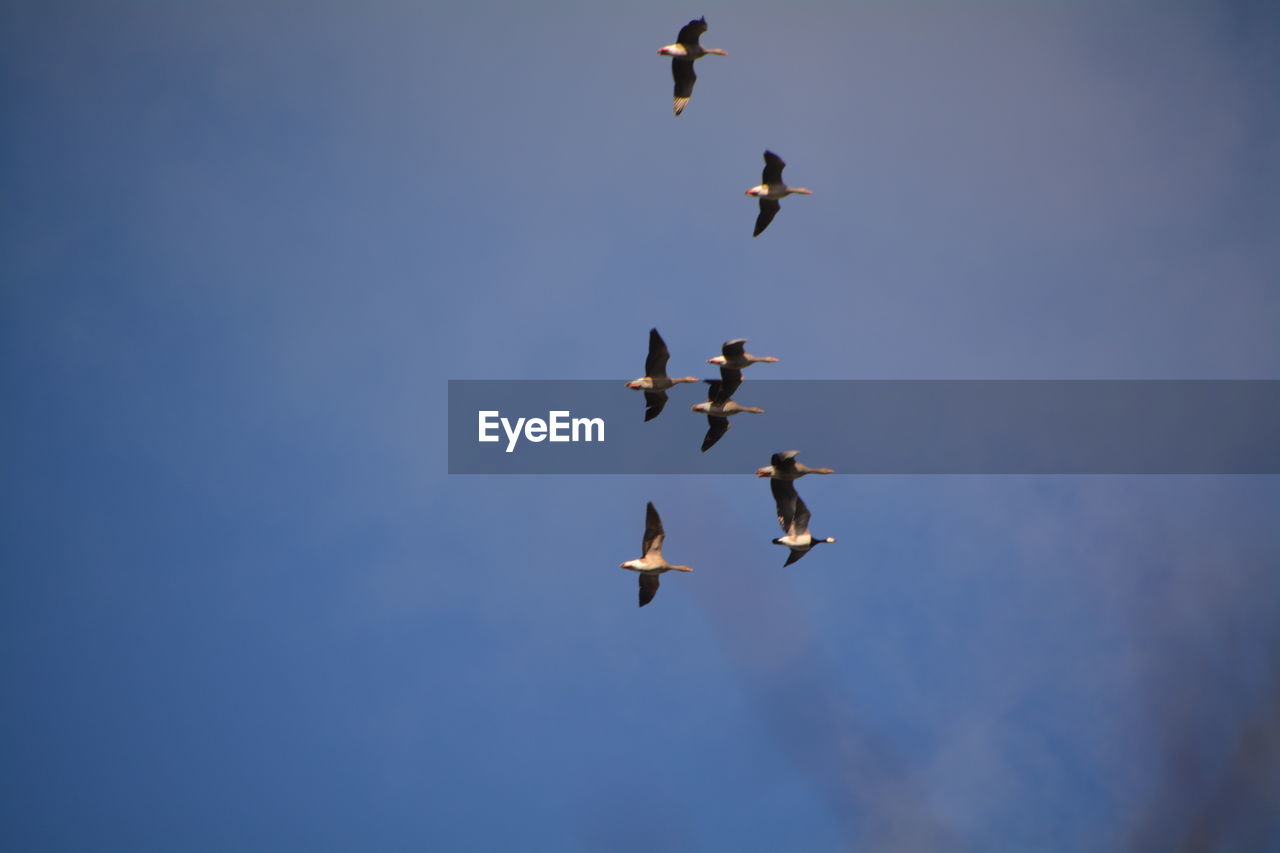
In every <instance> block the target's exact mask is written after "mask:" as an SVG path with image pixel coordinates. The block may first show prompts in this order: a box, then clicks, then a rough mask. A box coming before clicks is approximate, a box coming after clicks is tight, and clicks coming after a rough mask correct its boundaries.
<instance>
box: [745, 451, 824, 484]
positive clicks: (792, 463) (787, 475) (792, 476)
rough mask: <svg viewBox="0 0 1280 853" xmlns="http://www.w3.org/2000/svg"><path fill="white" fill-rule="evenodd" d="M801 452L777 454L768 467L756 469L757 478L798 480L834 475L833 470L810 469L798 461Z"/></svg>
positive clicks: (770, 460) (771, 458)
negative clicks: (819, 475) (804, 477)
mask: <svg viewBox="0 0 1280 853" xmlns="http://www.w3.org/2000/svg"><path fill="white" fill-rule="evenodd" d="M799 453H800V451H799V450H787V451H785V452H783V453H775V454H773V456H772V457H770V459H769V463H770V464H768V465H766V466H764V467H763V468H757V469H756V476H757V477H772V478H773V479H775V480H798V479H800V478H801V477H803V476H804V475H805V474H834V473H835V470H834V469H832V468H810V467H809V466H808V465H806V464H804V463H803V462H797V461H796V455H797V454H799Z"/></svg>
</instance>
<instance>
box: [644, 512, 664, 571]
mask: <svg viewBox="0 0 1280 853" xmlns="http://www.w3.org/2000/svg"><path fill="white" fill-rule="evenodd" d="M664 538H666V534H665V533H663V531H662V519H661V518H660V517H659V516H658V511H657V510H656V509H654V508H653V502H652V501H650V502H649V508H648V509H647V510H646V511H645V515H644V544H643V545H642V546H641V553H643V554H644V555H645V557H648V556H649V555H650V554H661V553H662V540H663V539H664Z"/></svg>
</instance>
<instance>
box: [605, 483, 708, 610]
mask: <svg viewBox="0 0 1280 853" xmlns="http://www.w3.org/2000/svg"><path fill="white" fill-rule="evenodd" d="M665 538H666V534H665V533H664V532H663V530H662V518H661V517H659V515H658V511H657V510H656V509H654V508H653V502H652V501H650V502H649V508H648V509H647V510H646V511H645V516H644V544H643V545H642V546H641V547H642V548H643V550H644V556H643V557H641V558H639V559H638V560H628V561H627V562H625V563H622V564H621V565H620V566H619V568H623V569H630V570H631V571H633V572H639V573H640V606H641V607H644V606H645V605H646V604H648V603H649V602H650V601H653V597H654V596H655V595H657V594H658V576H659V575H661V574H662V573H663V572H671V571H676V572H691V571H693V569H691V568H689V567H688V566H673V565H671V564H670V563H668V562H667V561H666V560H665V559H664V558H663V556H662V540H663V539H665Z"/></svg>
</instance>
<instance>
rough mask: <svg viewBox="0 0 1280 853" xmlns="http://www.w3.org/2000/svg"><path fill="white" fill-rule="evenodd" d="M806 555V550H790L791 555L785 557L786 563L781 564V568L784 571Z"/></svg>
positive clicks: (807, 550)
mask: <svg viewBox="0 0 1280 853" xmlns="http://www.w3.org/2000/svg"><path fill="white" fill-rule="evenodd" d="M808 553H809V549H808V548H792V549H791V553H790V554H788V555H787V561H786V562H785V563H783V564H782V567H783V568H784V569H785V568H786V567H787V566H789V565H791V564H792V563H794V562H795V561H796V560H799V559H800V558H801V557H803V556H804V555H805V554H808Z"/></svg>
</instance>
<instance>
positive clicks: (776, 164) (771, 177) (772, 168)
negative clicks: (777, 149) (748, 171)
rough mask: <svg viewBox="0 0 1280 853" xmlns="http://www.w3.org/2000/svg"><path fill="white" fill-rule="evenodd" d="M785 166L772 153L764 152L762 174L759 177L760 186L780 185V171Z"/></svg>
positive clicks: (779, 158)
mask: <svg viewBox="0 0 1280 853" xmlns="http://www.w3.org/2000/svg"><path fill="white" fill-rule="evenodd" d="M786 167H787V164H786V163H784V162H782V158H781V157H779V156H778V155H777V154H774V153H773V152H772V151H766V152H764V172H763V174H762V176H761V180H760V183H762V184H780V183H782V170H783V169H785V168H786Z"/></svg>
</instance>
